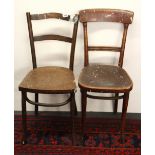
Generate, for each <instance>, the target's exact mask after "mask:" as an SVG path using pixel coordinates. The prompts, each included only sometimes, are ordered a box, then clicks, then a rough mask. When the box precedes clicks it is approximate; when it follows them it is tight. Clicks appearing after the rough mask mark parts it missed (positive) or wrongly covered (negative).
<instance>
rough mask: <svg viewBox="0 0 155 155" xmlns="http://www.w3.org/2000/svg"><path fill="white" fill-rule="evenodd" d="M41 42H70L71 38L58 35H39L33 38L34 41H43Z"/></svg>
mask: <svg viewBox="0 0 155 155" xmlns="http://www.w3.org/2000/svg"><path fill="white" fill-rule="evenodd" d="M43 40H59V41H64V42H69V43H71V42H72V38H70V37H66V36H60V35H41V36H34V41H43Z"/></svg>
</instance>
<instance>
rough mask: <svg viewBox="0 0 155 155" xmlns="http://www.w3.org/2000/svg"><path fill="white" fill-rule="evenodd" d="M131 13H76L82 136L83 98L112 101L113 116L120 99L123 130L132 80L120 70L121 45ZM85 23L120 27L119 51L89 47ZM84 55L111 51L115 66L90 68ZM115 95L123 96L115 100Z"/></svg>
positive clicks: (122, 128) (89, 10) (86, 11)
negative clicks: (80, 34) (116, 57)
mask: <svg viewBox="0 0 155 155" xmlns="http://www.w3.org/2000/svg"><path fill="white" fill-rule="evenodd" d="M133 15H134V13H133V12H131V11H126V10H116V9H87V10H81V11H80V13H79V19H80V22H81V23H82V24H83V30H84V66H85V67H84V68H83V69H82V72H81V74H80V76H79V81H78V85H79V87H80V90H81V104H82V133H83V134H84V123H85V119H86V106H87V98H91V99H101V100H102V99H103V100H114V101H115V104H114V105H115V106H114V112H115V113H116V112H117V106H118V99H123V108H122V117H121V133H123V131H124V128H125V118H126V112H127V106H128V99H129V92H130V91H131V89H132V86H133V84H132V80H131V79H130V77H129V75H128V74H127V72H126V71H125V70H124V69H123V68H122V66H123V57H124V50H125V42H126V37H127V30H128V26H129V24H131V23H132V20H133ZM88 22H115V23H121V24H123V26H124V32H123V37H122V45H121V47H110V46H89V45H88V34H87V23H88ZM88 51H92V52H94V51H112V52H119V54H120V56H119V61H118V66H114V65H100V64H96V65H91V64H89V59H88V58H89V57H88ZM90 92H94V93H96V92H98V93H113V94H114V96H113V97H103V96H95V95H92V94H90ZM119 93H123V95H120V96H119Z"/></svg>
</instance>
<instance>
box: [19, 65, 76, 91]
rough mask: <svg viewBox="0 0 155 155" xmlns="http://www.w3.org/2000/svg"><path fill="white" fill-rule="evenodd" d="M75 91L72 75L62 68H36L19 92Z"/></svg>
mask: <svg viewBox="0 0 155 155" xmlns="http://www.w3.org/2000/svg"><path fill="white" fill-rule="evenodd" d="M75 89H76V85H75V81H74V75H73V72H72V71H71V70H69V69H68V68H64V67H38V68H35V69H33V70H31V71H30V72H29V73H28V74H27V75H26V77H25V78H24V79H23V81H22V82H21V83H20V85H19V90H21V91H27V92H34V93H47V94H50V93H69V92H72V91H74V90H75Z"/></svg>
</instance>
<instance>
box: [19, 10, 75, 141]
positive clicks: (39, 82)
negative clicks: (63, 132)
mask: <svg viewBox="0 0 155 155" xmlns="http://www.w3.org/2000/svg"><path fill="white" fill-rule="evenodd" d="M26 16H27V23H28V31H29V39H30V46H31V54H32V63H33V69H32V70H31V71H30V72H29V73H28V74H27V75H26V76H25V78H24V79H23V81H22V82H21V83H20V85H19V90H20V91H21V95H22V126H23V141H22V143H23V144H26V143H27V125H26V102H28V103H30V104H32V105H35V114H36V115H37V114H38V106H44V107H59V106H63V105H66V104H68V103H70V113H71V121H72V123H71V124H72V130H71V131H72V142H73V143H74V136H75V133H74V116H75V114H76V113H77V109H76V102H75V91H76V84H75V78H74V74H73V66H74V53H75V45H76V36H77V29H78V15H75V16H74V18H73V19H71V17H70V16H69V15H67V16H64V15H62V14H61V13H44V14H30V13H29V12H27V13H26ZM49 18H51V19H59V20H65V21H68V22H74V26H73V33H72V37H67V36H61V35H55V34H49V35H47V34H46V35H40V36H34V35H33V22H32V20H42V22H43V21H45V20H46V19H49ZM61 24H62V23H61ZM37 26H39V25H37ZM60 31H61V29H60ZM46 40H58V41H63V42H68V43H70V44H71V52H70V63H69V67H68V68H65V67H59V66H44V67H37V61H36V53H35V43H34V42H37V41H46ZM27 93H33V94H34V95H35V101H32V100H30V99H29V98H28V96H27ZM39 94H60V95H61V94H63V95H64V94H66V96H68V99H67V100H66V101H64V102H62V103H41V102H39V98H38V97H39Z"/></svg>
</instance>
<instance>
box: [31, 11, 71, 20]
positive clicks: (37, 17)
mask: <svg viewBox="0 0 155 155" xmlns="http://www.w3.org/2000/svg"><path fill="white" fill-rule="evenodd" d="M48 18H55V19H61V20H67V21H68V20H70V16H69V15H66V16H64V15H63V14H61V13H43V14H31V20H41V19H48Z"/></svg>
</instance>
